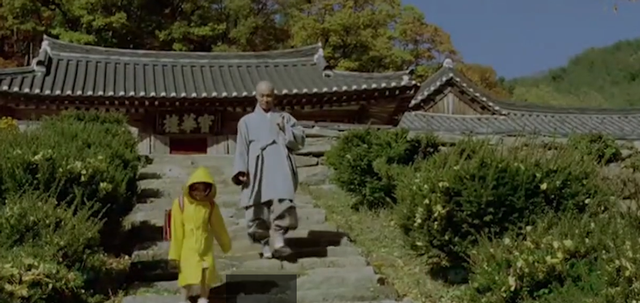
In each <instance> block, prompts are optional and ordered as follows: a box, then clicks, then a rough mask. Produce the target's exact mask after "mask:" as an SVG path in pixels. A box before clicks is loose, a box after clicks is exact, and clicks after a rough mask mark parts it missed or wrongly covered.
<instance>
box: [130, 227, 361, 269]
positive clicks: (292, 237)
mask: <svg viewBox="0 0 640 303" xmlns="http://www.w3.org/2000/svg"><path fill="white" fill-rule="evenodd" d="M315 227H317V228H331V227H330V226H329V225H320V226H315ZM229 230H230V234H231V235H230V236H231V237H232V251H231V254H233V253H237V252H240V253H246V252H259V251H260V249H261V248H260V245H258V244H255V243H252V242H250V241H249V239H248V237H247V236H246V228H245V227H242V233H239V232H237V229H235V228H230V229H229ZM286 241H287V244H290V245H291V246H292V247H303V248H309V247H314V246H325V247H326V246H339V245H340V244H345V245H346V244H348V239H347V235H346V234H345V233H342V232H334V231H327V230H316V229H299V230H293V231H291V232H289V233H288V234H287V238H286ZM313 241H316V242H315V243H317V245H311V244H313V243H314V242H313ZM169 246H170V243H169V242H168V241H158V242H155V243H141V244H139V246H138V247H136V248H135V251H134V252H133V255H132V258H131V259H132V261H134V262H135V261H153V260H163V259H166V258H167V256H168V254H169ZM214 249H215V251H218V252H219V251H220V248H219V246H218V245H215V246H214Z"/></svg>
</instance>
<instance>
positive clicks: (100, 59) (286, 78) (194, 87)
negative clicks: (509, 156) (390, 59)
mask: <svg viewBox="0 0 640 303" xmlns="http://www.w3.org/2000/svg"><path fill="white" fill-rule="evenodd" d="M410 74H411V72H410V71H402V72H392V73H353V72H341V71H332V70H329V69H328V67H327V66H326V62H325V61H324V56H323V52H322V48H321V46H320V45H312V46H308V47H301V48H296V49H289V50H280V51H269V52H253V53H194V52H164V51H144V50H125V49H111V48H102V47H95V46H85V45H77V44H72V43H67V42H62V41H59V40H56V39H53V38H50V37H45V38H44V41H43V43H42V47H41V49H40V53H39V56H38V57H37V58H35V60H33V63H32V66H29V67H22V68H13V69H5V70H0V94H7V93H9V94H25V95H62V96H83V97H84V96H107V97H109V96H113V97H143V98H144V97H165V98H233V97H247V96H250V95H254V94H255V91H254V89H255V85H256V84H257V82H259V81H261V80H269V81H271V82H272V83H273V84H274V86H275V87H276V93H277V94H279V95H295V94H323V93H330V92H353V91H369V90H380V89H396V88H401V87H405V88H411V89H413V88H415V87H416V83H415V82H414V81H413V80H411V77H410ZM404 92H406V91H404ZM404 92H403V93H404Z"/></svg>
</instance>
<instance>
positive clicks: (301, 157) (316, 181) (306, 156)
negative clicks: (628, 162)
mask: <svg viewBox="0 0 640 303" xmlns="http://www.w3.org/2000/svg"><path fill="white" fill-rule="evenodd" d="M362 127H366V126H362ZM351 128H352V127H350V128H349V129H351ZM346 130H347V129H345V128H339V127H336V128H334V129H332V128H327V127H317V126H316V127H307V128H305V133H306V135H307V143H306V146H305V148H304V149H302V150H300V151H298V152H297V153H296V155H297V156H296V164H297V165H298V171H299V173H300V182H301V183H302V184H306V185H322V184H327V183H328V180H329V176H330V174H331V171H330V169H329V168H328V167H326V166H325V165H323V164H324V154H325V153H326V152H327V151H328V150H329V149H331V147H332V146H333V145H334V144H335V142H336V141H337V139H338V138H339V137H340V136H341V135H342V133H344V131H346ZM419 134H421V133H420V132H410V133H409V135H410V136H415V135H419ZM433 134H434V135H436V136H438V137H439V138H440V140H442V141H443V142H444V143H445V144H446V145H455V144H456V143H457V142H458V141H460V140H463V139H465V138H467V136H466V135H464V134H454V133H433ZM473 137H474V138H477V139H486V140H489V141H490V142H491V143H492V144H507V145H511V144H515V143H517V142H521V141H522V140H523V139H524V138H523V137H517V136H512V135H490V136H473ZM532 138H533V137H532ZM535 140H537V141H539V142H558V143H566V142H567V138H552V137H545V136H540V137H535ZM617 143H618V144H619V145H620V146H621V149H622V154H623V157H627V156H629V155H630V154H632V153H633V152H635V150H636V149H640V141H635V140H618V141H617Z"/></svg>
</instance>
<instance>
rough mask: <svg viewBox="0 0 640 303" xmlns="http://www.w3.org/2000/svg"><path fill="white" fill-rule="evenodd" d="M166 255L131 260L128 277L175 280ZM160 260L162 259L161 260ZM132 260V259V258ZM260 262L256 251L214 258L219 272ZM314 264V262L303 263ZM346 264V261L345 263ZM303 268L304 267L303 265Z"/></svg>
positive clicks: (336, 252)
mask: <svg viewBox="0 0 640 303" xmlns="http://www.w3.org/2000/svg"><path fill="white" fill-rule="evenodd" d="M166 256H167V255H166V254H163V255H157V259H151V258H149V259H147V260H144V259H143V258H140V257H138V258H137V259H135V260H132V261H133V262H132V264H131V269H130V275H131V279H132V280H133V281H170V280H175V279H177V274H178V273H177V271H176V269H175V268H171V267H170V266H169V262H168V260H167V259H166ZM359 256H360V251H359V250H358V249H357V248H355V247H349V246H345V247H340V246H337V247H322V248H310V249H301V250H296V251H294V253H293V254H292V258H295V259H297V262H298V263H300V262H301V260H303V259H307V258H313V259H322V258H330V259H331V260H330V261H327V262H328V263H330V262H335V259H338V258H351V257H359ZM161 258H162V259H161ZM132 259H133V258H132ZM254 260H260V254H259V253H258V251H253V252H242V253H232V254H229V255H225V256H218V257H216V266H217V267H218V270H219V271H224V270H226V269H229V268H237V267H240V266H242V264H244V263H245V262H249V261H254ZM305 262H310V263H312V262H314V261H305ZM315 262H320V261H315ZM345 262H347V261H345ZM285 266H287V269H286V270H291V271H295V270H297V269H295V266H293V265H291V267H289V265H283V268H284V267H285ZM303 266H304V265H303Z"/></svg>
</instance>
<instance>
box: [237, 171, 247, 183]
mask: <svg viewBox="0 0 640 303" xmlns="http://www.w3.org/2000/svg"><path fill="white" fill-rule="evenodd" d="M238 180H240V182H242V184H246V183H247V181H248V180H249V175H248V174H247V173H240V174H239V175H238Z"/></svg>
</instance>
